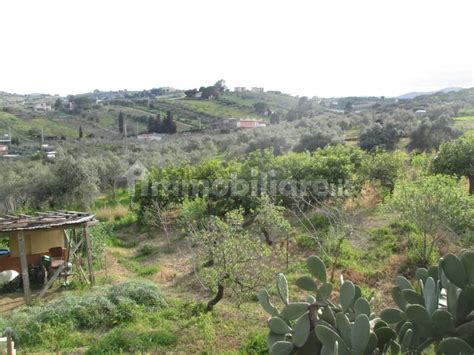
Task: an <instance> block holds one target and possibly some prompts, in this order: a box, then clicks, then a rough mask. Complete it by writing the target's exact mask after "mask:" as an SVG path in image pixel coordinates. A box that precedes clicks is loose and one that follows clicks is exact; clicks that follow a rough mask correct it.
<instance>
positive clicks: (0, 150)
mask: <svg viewBox="0 0 474 355" xmlns="http://www.w3.org/2000/svg"><path fill="white" fill-rule="evenodd" d="M7 154H8V145H3V144H0V155H7Z"/></svg>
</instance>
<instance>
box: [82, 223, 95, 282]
mask: <svg viewBox="0 0 474 355" xmlns="http://www.w3.org/2000/svg"><path fill="white" fill-rule="evenodd" d="M84 239H85V241H86V255H87V267H88V269H89V281H90V283H91V286H94V285H95V276H94V268H93V265H92V245H91V239H90V236H89V229H88V227H87V225H84Z"/></svg>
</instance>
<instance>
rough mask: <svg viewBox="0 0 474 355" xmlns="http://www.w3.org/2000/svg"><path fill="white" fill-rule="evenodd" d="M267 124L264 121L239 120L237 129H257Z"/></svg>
mask: <svg viewBox="0 0 474 355" xmlns="http://www.w3.org/2000/svg"><path fill="white" fill-rule="evenodd" d="M266 125H267V124H266V123H265V121H264V120H259V119H249V118H247V119H241V120H240V121H238V122H237V128H257V127H265V126H266Z"/></svg>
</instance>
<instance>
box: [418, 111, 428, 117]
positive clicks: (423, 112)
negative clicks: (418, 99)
mask: <svg viewBox="0 0 474 355" xmlns="http://www.w3.org/2000/svg"><path fill="white" fill-rule="evenodd" d="M415 115H416V116H417V117H423V116H425V115H426V110H416V111H415Z"/></svg>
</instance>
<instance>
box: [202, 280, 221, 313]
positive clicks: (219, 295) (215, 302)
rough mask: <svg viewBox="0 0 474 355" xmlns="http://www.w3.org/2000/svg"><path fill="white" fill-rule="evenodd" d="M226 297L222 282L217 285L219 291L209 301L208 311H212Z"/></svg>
mask: <svg viewBox="0 0 474 355" xmlns="http://www.w3.org/2000/svg"><path fill="white" fill-rule="evenodd" d="M222 297H224V286H223V285H222V284H219V285H217V293H216V295H215V296H214V298H213V299H212V300H210V301H209V302H208V303H207V307H206V311H207V312H210V311H212V309H213V308H214V306H215V305H216V304H217V303H218V302H219V301H220V300H221V299H222Z"/></svg>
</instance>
